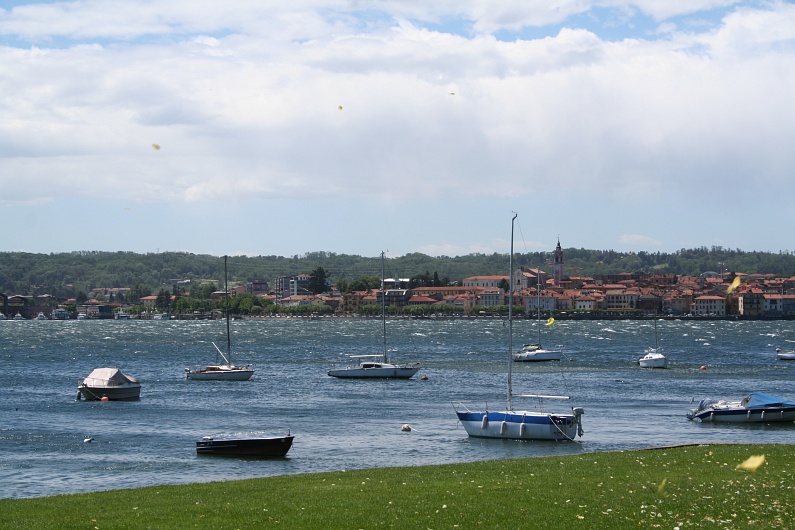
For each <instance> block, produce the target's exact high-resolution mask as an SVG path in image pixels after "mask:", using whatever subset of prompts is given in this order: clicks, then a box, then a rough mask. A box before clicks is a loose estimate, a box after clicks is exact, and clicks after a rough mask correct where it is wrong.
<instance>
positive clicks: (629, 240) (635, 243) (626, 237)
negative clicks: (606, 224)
mask: <svg viewBox="0 0 795 530" xmlns="http://www.w3.org/2000/svg"><path fill="white" fill-rule="evenodd" d="M618 241H619V243H621V244H622V245H624V246H628V247H631V248H640V249H643V247H659V246H660V245H662V242H661V241H658V240H656V239H654V238H653V237H649V236H643V235H640V234H621V236H620V237H619V238H618Z"/></svg>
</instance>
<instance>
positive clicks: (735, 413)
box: [687, 392, 795, 423]
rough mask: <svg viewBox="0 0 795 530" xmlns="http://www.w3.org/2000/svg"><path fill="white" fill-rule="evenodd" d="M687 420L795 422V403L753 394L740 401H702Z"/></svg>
mask: <svg viewBox="0 0 795 530" xmlns="http://www.w3.org/2000/svg"><path fill="white" fill-rule="evenodd" d="M687 418H688V419H690V420H696V421H701V422H723V423H773V422H776V423H780V422H793V421H795V401H790V400H787V399H782V398H780V397H777V396H772V395H770V394H766V393H765V392H752V393H751V394H750V395H749V396H747V397H745V398H743V399H742V400H740V401H724V400H720V401H712V400H711V399H702V400H701V402H699V404H698V407H697V408H694V409H690V411H689V412H688V413H687Z"/></svg>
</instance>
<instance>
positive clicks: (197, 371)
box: [185, 256, 254, 381]
mask: <svg viewBox="0 0 795 530" xmlns="http://www.w3.org/2000/svg"><path fill="white" fill-rule="evenodd" d="M226 258H227V257H226V256H224V289H225V293H226V296H225V298H226V354H224V352H222V351H221V349H220V348H219V347H218V346H217V345H216V344H215V343H214V342H213V343H212V345H213V346H215V350H216V352H218V355H220V356H221V358H222V359H223V360H224V362H223V363H217V364H210V365H207V366H204V367H201V368H185V377H187V378H188V379H195V380H197V381H248V380H249V379H251V376H252V375H254V368H252V367H251V365H248V364H247V365H244V366H237V365H234V364H232V339H231V335H230V334H229V287H228V285H227V278H228V275H227V272H226Z"/></svg>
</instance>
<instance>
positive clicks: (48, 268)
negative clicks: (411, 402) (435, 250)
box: [0, 247, 795, 297]
mask: <svg viewBox="0 0 795 530" xmlns="http://www.w3.org/2000/svg"><path fill="white" fill-rule="evenodd" d="M550 250H552V249H550ZM563 256H564V264H565V273H566V274H567V275H569V276H592V275H594V274H614V273H619V272H635V271H644V272H651V273H659V274H678V275H699V274H701V273H703V272H707V271H716V272H720V269H721V268H724V269H725V271H726V272H743V273H746V274H756V273H766V274H773V275H775V276H785V277H789V276H793V275H795V253H792V252H780V253H778V254H776V253H770V252H744V251H741V250H728V249H723V248H721V247H712V248H709V249H708V248H706V247H701V248H696V249H682V250H680V251H678V252H675V253H671V254H667V253H661V252H657V253H649V252H637V253H635V252H615V251H612V250H587V249H582V248H581V249H574V248H569V249H564V250H563ZM551 258H552V253H551V252H532V253H527V254H517V255H516V256H515V258H514V263H515V265H516V266H522V265H523V266H526V267H533V268H535V267H539V266H540V267H541V268H543V269H545V270H548V271H550V270H551V267H550V260H551ZM386 263H387V264H386V267H387V271H386V274H387V276H390V277H401V278H410V277H412V276H416V275H422V274H425V273H428V274H431V275H433V274H434V273H436V274H438V276H439V278H441V279H448V280H449V281H451V282H456V281H460V280H462V279H463V278H466V277H468V276H475V275H493V274H507V269H508V256H507V254H497V253H494V254H469V255H466V256H456V257H448V256H440V257H432V256H427V255H425V254H419V253H414V254H406V255H405V256H400V257H395V258H388V259H387V262H386ZM318 267H323V269H324V270H325V271H326V273H327V275H328V277H329V281H330V282H331V283H334V282H335V281H336V280H339V279H341V278H345V279H348V280H351V279H356V278H359V277H361V276H380V274H381V260H380V257H378V256H373V257H362V256H354V255H347V254H335V253H333V252H323V251H320V252H309V253H306V254H304V255H302V256H292V257H283V256H232V257H230V258H229V277H230V281H231V282H246V281H252V280H267V281H268V282H270V283H271V285H273V283H274V281H275V279H276V278H278V277H280V276H288V275H293V274H301V273H305V274H308V273H310V272H312V271H313V270H315V269H317V268H318ZM223 269H224V261H223V259H222V257H220V256H210V255H207V254H190V253H186V252H163V253H148V254H136V253H133V252H95V251H80V252H66V253H58V254H31V253H25V252H3V253H0V290H1V291H2V292H4V293H6V294H21V295H32V294H52V295H54V296H57V297H64V296H66V295H67V294H68V293H70V292H72V293H73V292H76V291H84V292H88V291H90V290H91V289H93V288H97V287H108V288H109V287H133V286H135V285H142V286H147V287H149V288H151V289H154V290H157V289H160V288H170V286H172V285H173V284H175V283H176V282H177V281H181V280H191V281H197V280H211V281H216V282H221V281H223V275H224V273H223Z"/></svg>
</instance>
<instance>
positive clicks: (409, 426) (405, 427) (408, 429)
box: [400, 423, 411, 432]
mask: <svg viewBox="0 0 795 530" xmlns="http://www.w3.org/2000/svg"><path fill="white" fill-rule="evenodd" d="M400 430H401V431H403V432H411V425H409V424H408V423H404V424H403V426H402V427H401V428H400Z"/></svg>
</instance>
